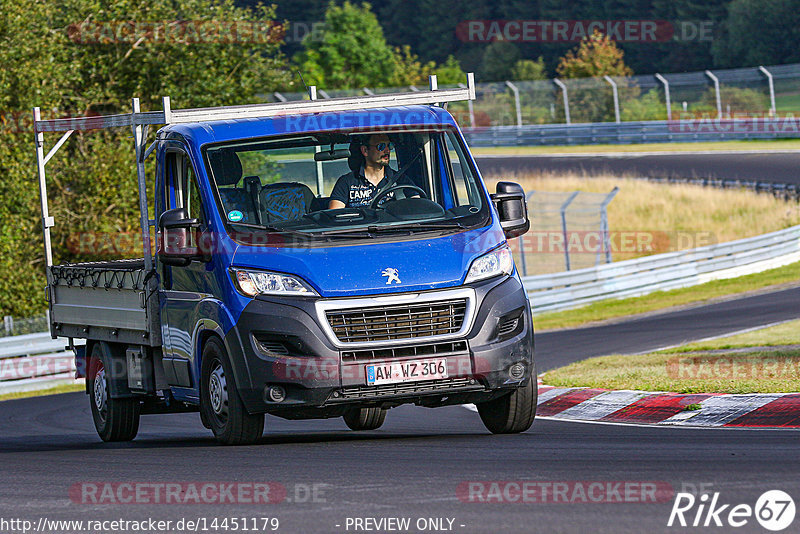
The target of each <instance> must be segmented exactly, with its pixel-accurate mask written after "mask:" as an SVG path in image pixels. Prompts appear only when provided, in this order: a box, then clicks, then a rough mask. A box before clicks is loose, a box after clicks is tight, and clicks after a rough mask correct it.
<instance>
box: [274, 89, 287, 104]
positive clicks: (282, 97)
mask: <svg viewBox="0 0 800 534" xmlns="http://www.w3.org/2000/svg"><path fill="white" fill-rule="evenodd" d="M272 94H273V95H274V96H275V98H277V99H278V102H286V101H287V100H288V99H287V98H286V97H285V96H283V95H282V94H280V93H279V92H278V91H275V92H274V93H272Z"/></svg>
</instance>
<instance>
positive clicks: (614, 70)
mask: <svg viewBox="0 0 800 534" xmlns="http://www.w3.org/2000/svg"><path fill="white" fill-rule="evenodd" d="M623 56H624V54H623V52H622V50H620V49H619V48H618V47H617V45H616V43H615V42H614V41H612V40H611V39H609V38H608V37H607V36H605V35H603V34H601V33H600V32H598V31H595V32H594V34H592V35H591V36H590V37H587V38H585V39H584V40H583V41H581V43H580V45H579V46H578V48H577V49H576V50H570V51H569V52H567V54H566V55H565V56H564V57H563V58H561V61H560V62H559V64H558V67H557V68H556V73H557V74H558V76H559V77H561V78H568V79H573V78H595V79H594V80H586V81H583V80H581V81H579V82H575V83H572V84H569V85H568V87H569V102H570V112H571V113H570V115H571V117H572V120H574V121H575V122H600V121H607V120H614V117H615V115H614V103H613V95H612V93H611V90H610V88H609V87H608V85H607V84H606V82H605V81H603V80H597V79H596V78H599V77H602V76H616V77H621V78H623V79H622V80H617V85H618V87H619V89H620V91H621V92H624V93H625V94H626V96H627V97H630V98H635V97H638V96H639V91H638V87H629V85H631V84H630V83H629V82H628V81H627V80H626V79H625V78H627V77H629V76H631V75H632V74H633V71H632V70H631V69H630V68H629V67H628V66H627V65H625V62H624V61H623ZM559 104H560V102H559ZM559 107H560V109H559V112H560V113H561V114H564V110H563V108H561V106H559Z"/></svg>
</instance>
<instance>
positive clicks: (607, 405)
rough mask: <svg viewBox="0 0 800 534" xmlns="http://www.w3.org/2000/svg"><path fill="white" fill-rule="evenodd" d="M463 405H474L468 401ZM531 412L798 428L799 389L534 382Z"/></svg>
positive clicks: (604, 419) (654, 422)
mask: <svg viewBox="0 0 800 534" xmlns="http://www.w3.org/2000/svg"><path fill="white" fill-rule="evenodd" d="M468 408H470V409H472V410H475V408H474V406H472V405H468ZM536 416H537V417H547V418H551V419H561V420H567V421H590V422H602V423H629V424H651V425H669V426H696V427H755V428H800V393H752V394H746V395H729V394H719V393H697V394H681V393H656V392H650V391H631V390H618V391H614V390H607V389H595V388H557V387H553V386H545V385H542V384H541V383H540V384H539V400H538V408H537V411H536Z"/></svg>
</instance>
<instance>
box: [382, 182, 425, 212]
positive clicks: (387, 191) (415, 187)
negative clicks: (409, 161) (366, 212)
mask: <svg viewBox="0 0 800 534" xmlns="http://www.w3.org/2000/svg"><path fill="white" fill-rule="evenodd" d="M400 189H411V190H412V191H416V192H417V193H419V194H420V195H421V196H422V198H428V195H427V193H425V191H423V190H422V189H421V188H419V187H417V186H416V185H407V184H406V185H403V184H400V185H393V186H392V187H390V188H389V189H387V190H386V191H384V192H383V193H381V194H379V195H378V196H376V197H375V198H373V199H372V202H370V203H369V207H370V208H371V209H375V208H376V207H377V206H378V204H379V203H380V201H381V199H382V198H383V197H385V196H386V195H388V194H389V193H394V192H395V191H398V190H400Z"/></svg>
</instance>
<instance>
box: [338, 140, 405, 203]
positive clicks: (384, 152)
mask: <svg viewBox="0 0 800 534" xmlns="http://www.w3.org/2000/svg"><path fill="white" fill-rule="evenodd" d="M356 142H357V152H356V154H354V156H355V157H354V158H353V159H354V160H355V161H354V162H353V163H354V164H351V165H350V168H351V169H356V168H359V172H358V174H357V175H356V173H355V171H350V172H349V173H347V174H345V175H343V176H340V177H339V179H338V180H337V181H336V185H334V186H333V191H332V192H331V200H330V202H329V203H328V208H329V209H338V208H359V207H367V206H369V205H370V202H372V199H373V198H375V192H376V191H378V190H379V189H381V188H382V187H383V186H384V185H386V184H387V183H388V182H389V180H391V179H392V177H393V176H394V175H395V174H396V173H397V171H395V170H394V169H392V168H391V167H389V155H390V154H391V151H392V148H393V146H392V143H391V141H390V140H389V136H388V135H386V134H372V135H369V136H362V137H359V139H358V140H357V141H356ZM359 156H360V157H359ZM394 185H410V186H413V185H414V183H413V182H412V181H411V180H410V179H409V178H408V177H407V176H401V177H400V179H399V180H398V181H397V183H396V184H394ZM407 195H408V196H413V193H409V194H407ZM394 198H395V192H394V191H392V192H391V193H389V194H388V195H386V196H384V197H383V198H382V199H381V201H380V204H379V205H381V206H382V205H383V204H384V203H385V202H386V201H387V200H393V199H394Z"/></svg>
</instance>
